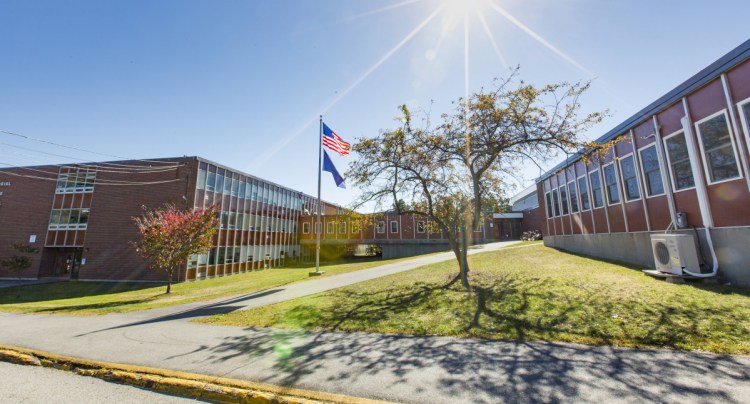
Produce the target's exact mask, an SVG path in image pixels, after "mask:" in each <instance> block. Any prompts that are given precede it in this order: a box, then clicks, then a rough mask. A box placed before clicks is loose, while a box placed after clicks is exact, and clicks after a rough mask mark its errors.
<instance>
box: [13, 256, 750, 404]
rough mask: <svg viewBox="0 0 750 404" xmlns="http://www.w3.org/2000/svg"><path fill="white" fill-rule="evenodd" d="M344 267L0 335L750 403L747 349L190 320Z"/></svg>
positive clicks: (288, 381) (592, 396) (182, 365)
mask: <svg viewBox="0 0 750 404" xmlns="http://www.w3.org/2000/svg"><path fill="white" fill-rule="evenodd" d="M489 248H496V247H489ZM423 259H428V260H430V261H431V260H432V259H437V260H438V261H440V260H443V259H445V258H443V259H440V255H435V256H430V257H421V258H418V259H416V260H410V261H406V262H404V263H398V264H406V263H411V264H410V265H415V266H419V265H423V264H422V263H423V262H424V261H419V260H423ZM392 265H397V264H392ZM386 267H390V265H388V266H383V267H378V268H372V269H368V270H363V271H359V272H356V273H352V274H360V276H361V278H360V277H357V279H366V278H368V277H369V276H373V277H375V276H376V274H385V273H387V272H388V271H396V272H398V271H399V270H406V269H403V268H405V267H404V266H399V267H398V268H393V267H392V268H386ZM368 271H370V272H368ZM379 271H380V272H379ZM348 275H350V274H342V275H336V276H332V277H329V278H323V279H316V280H311V281H307V282H302V283H299V284H295V285H300V286H299V288H300V289H294V288H292V287H293V286H295V285H288V286H285V287H284V288H281V289H283V290H281V291H274V292H271V290H269V291H264V292H258V293H257V294H256V295H248V296H244V297H237V298H233V299H224V300H226V302H224V303H222V302H212V303H211V304H206V303H203V304H202V306H198V307H192V306H189V307H186V306H181V307H178V308H171V309H170V310H171V311H170V310H166V309H157V310H151V311H148V312H140V313H131V314H118V315H107V316H97V317H73V316H50V315H18V314H7V313H2V314H0V324H2V327H1V328H0V343H2V344H7V345H15V346H21V347H28V348H34V349H39V350H44V351H49V352H55V353H59V354H63V355H70V356H76V357H82V358H89V359H94V360H100V361H107V362H118V363H125V364H133V365H143V366H150V367H159V368H165V369H172V370H179V371H185V372H192V373H200V374H207V375H214V376H221V377H230V378H236V379H243V380H250V381H255V382H260V383H270V384H278V385H282V386H289V387H296V388H302V389H308V390H317V391H325V392H331V393H338V394H346V395H352V396H358V397H366V398H373V399H381V400H389V401H398V402H415V403H416V402H436V403H441V402H444V403H449V402H450V403H455V402H502V401H512V402H518V401H521V402H529V401H545V402H547V401H568V402H573V401H587V402H593V401H596V402H601V401H608V402H642V401H660V402H737V403H741V402H748V401H750V357H746V356H728V355H711V354H699V353H686V352H678V351H670V350H634V349H624V348H623V349H620V348H612V347H591V346H584V345H573V344H553V343H537V342H519V341H490V340H476V339H455V338H445V337H404V336H394V335H382V334H369V333H337V332H301V331H286V330H273V329H251V328H249V329H242V328H238V327H226V326H210V325H202V324H195V323H191V322H189V321H187V320H189V319H191V318H194V317H196V316H200V315H208V314H213V313H214V312H216V311H217V310H219V311H220V310H227V311H228V310H230V309H231V310H235V309H243V308H248V307H255V306H258V305H262V304H271V303H273V302H275V301H278V299H281V298H282V297H284V296H286V298H293V297H296V296H297V295H299V294H303V295H304V294H309V293H317V291H319V290H320V289H319V288H323V287H324V286H323V285H321V284H320V283H323V284H325V282H323V281H327V282H328V286H330V287H328V289H330V288H333V287H337V286H335V285H339V284H340V283H347V282H351V283H353V282H354V281H355V279H351V278H344V277H345V276H348ZM346 279H348V280H346ZM316 282H317V283H318V284H317V285H316ZM302 285H307V286H305V287H302ZM296 287H297V286H295V288H296ZM282 300H285V299H282ZM222 307H223V308H222Z"/></svg>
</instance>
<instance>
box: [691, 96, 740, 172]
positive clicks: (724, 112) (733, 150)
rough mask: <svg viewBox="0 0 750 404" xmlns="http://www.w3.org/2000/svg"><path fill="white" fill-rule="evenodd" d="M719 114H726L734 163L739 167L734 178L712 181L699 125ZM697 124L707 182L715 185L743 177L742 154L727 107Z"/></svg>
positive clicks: (725, 118)
mask: <svg viewBox="0 0 750 404" xmlns="http://www.w3.org/2000/svg"><path fill="white" fill-rule="evenodd" d="M719 115H723V116H724V122H726V124H727V130H728V131H729V141H730V143H731V144H732V152H733V153H734V164H735V166H736V167H737V176H736V177H732V178H726V179H723V180H720V181H711V172H710V170H709V168H708V160H707V157H706V150H705V149H704V148H703V136H701V129H700V127H699V125H700V124H701V123H703V122H706V121H709V120H711V119H713V118H716V117H717V116H719ZM694 125H695V133H696V135H697V137H698V144H699V145H700V148H701V160H703V172H704V173H705V174H706V182H707V183H708V185H715V184H721V183H723V182H729V181H735V180H740V179H742V178H743V176H742V167H741V166H740V156H739V155H738V154H737V145H736V144H735V142H734V133H733V131H732V122H731V121H730V120H729V116H728V114H727V109H726V108H724V109H722V110H721V111H719V112H716V113H714V114H712V115H709V116H707V117H705V118H703V119H701V120H700V121H697V122H695V123H694Z"/></svg>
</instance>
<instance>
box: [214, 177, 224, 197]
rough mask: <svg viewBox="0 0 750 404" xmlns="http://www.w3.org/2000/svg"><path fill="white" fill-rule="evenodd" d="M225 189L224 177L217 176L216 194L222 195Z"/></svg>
mask: <svg viewBox="0 0 750 404" xmlns="http://www.w3.org/2000/svg"><path fill="white" fill-rule="evenodd" d="M222 189H224V176H223V175H221V174H218V173H217V174H216V192H218V193H221V190H222Z"/></svg>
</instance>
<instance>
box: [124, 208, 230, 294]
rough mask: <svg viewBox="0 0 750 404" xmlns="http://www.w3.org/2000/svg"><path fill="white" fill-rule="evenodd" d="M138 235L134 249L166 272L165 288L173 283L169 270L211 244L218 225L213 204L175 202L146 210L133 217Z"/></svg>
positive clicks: (168, 289)
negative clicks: (200, 205)
mask: <svg viewBox="0 0 750 404" xmlns="http://www.w3.org/2000/svg"><path fill="white" fill-rule="evenodd" d="M133 220H134V221H135V224H136V226H137V227H138V232H139V233H140V236H141V239H140V240H139V241H137V242H136V243H134V245H135V247H136V251H138V252H139V253H140V255H141V256H143V257H144V258H146V259H148V260H150V261H151V266H152V268H154V269H159V270H163V271H166V272H167V292H166V293H170V291H171V287H172V274H173V272H174V270H175V268H177V267H178V266H179V265H182V264H184V263H186V262H187V259H188V257H190V256H191V255H193V254H199V253H204V252H206V251H208V250H209V249H210V248H211V247H212V246H213V238H214V235H215V234H216V231H217V229H218V224H219V223H218V212H217V210H216V208H215V207H210V208H207V209H205V210H204V209H198V210H192V211H191V210H179V209H177V208H176V207H175V206H174V205H165V207H164V208H161V209H154V210H146V209H145V208H144V213H143V215H142V216H140V217H134V218H133Z"/></svg>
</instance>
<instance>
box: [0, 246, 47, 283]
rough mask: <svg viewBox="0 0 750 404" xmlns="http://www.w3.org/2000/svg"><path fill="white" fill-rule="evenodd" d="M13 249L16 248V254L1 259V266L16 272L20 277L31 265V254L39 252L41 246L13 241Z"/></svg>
mask: <svg viewBox="0 0 750 404" xmlns="http://www.w3.org/2000/svg"><path fill="white" fill-rule="evenodd" d="M13 249H14V250H16V254H14V255H12V256H10V257H8V258H5V259H3V260H2V261H0V266H2V267H3V268H5V269H6V270H8V271H9V272H12V273H15V274H16V276H17V277H18V278H19V279H20V278H21V273H23V271H25V270H27V269H29V268H30V267H31V264H32V261H31V257H29V254H36V253H38V252H39V248H37V247H34V246H31V245H29V244H23V243H13Z"/></svg>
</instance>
